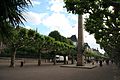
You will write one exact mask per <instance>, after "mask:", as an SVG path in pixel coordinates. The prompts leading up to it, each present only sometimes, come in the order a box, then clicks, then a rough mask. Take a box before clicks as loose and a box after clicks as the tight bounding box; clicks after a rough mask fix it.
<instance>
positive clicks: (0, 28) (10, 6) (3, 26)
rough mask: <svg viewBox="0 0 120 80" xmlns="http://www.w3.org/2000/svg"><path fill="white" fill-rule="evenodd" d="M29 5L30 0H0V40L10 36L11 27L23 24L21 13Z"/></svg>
mask: <svg viewBox="0 0 120 80" xmlns="http://www.w3.org/2000/svg"><path fill="white" fill-rule="evenodd" d="M29 4H31V2H30V0H0V37H1V38H0V39H1V40H2V39H3V38H4V37H6V38H9V37H10V36H11V33H10V31H11V29H10V27H11V26H9V25H12V27H16V26H18V25H19V24H21V23H22V24H23V20H25V18H24V17H23V15H22V12H23V11H25V10H26V8H27V7H28V6H29Z"/></svg>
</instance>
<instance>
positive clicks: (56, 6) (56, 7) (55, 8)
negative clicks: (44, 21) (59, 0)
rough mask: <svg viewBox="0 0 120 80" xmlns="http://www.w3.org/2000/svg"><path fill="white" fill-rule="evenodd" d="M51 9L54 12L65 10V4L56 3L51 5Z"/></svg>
mask: <svg viewBox="0 0 120 80" xmlns="http://www.w3.org/2000/svg"><path fill="white" fill-rule="evenodd" d="M50 10H51V11H53V12H62V11H63V5H62V4H54V5H52V6H51V7H50Z"/></svg>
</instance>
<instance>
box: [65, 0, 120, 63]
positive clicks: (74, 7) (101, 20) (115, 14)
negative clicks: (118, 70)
mask: <svg viewBox="0 0 120 80" xmlns="http://www.w3.org/2000/svg"><path fill="white" fill-rule="evenodd" d="M64 2H65V4H66V5H65V7H66V8H67V10H68V12H72V13H74V14H88V15H89V17H88V18H86V22H85V29H86V31H88V32H89V33H90V34H94V36H95V39H96V40H97V43H99V44H100V46H101V48H103V49H104V50H105V51H106V52H107V53H108V54H109V56H110V57H112V58H114V59H115V61H116V62H117V63H120V60H119V58H118V57H120V54H119V52H120V50H119V49H120V47H119V45H120V0H64Z"/></svg>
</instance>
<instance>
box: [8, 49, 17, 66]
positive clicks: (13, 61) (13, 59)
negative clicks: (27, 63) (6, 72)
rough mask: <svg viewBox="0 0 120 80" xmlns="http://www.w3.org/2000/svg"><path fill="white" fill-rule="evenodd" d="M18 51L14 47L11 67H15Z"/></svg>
mask: <svg viewBox="0 0 120 80" xmlns="http://www.w3.org/2000/svg"><path fill="white" fill-rule="evenodd" d="M16 51H17V49H16V48H14V49H13V53H12V54H11V62H10V67H15V56H16Z"/></svg>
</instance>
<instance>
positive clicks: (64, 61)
mask: <svg viewBox="0 0 120 80" xmlns="http://www.w3.org/2000/svg"><path fill="white" fill-rule="evenodd" d="M64 64H66V55H64Z"/></svg>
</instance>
